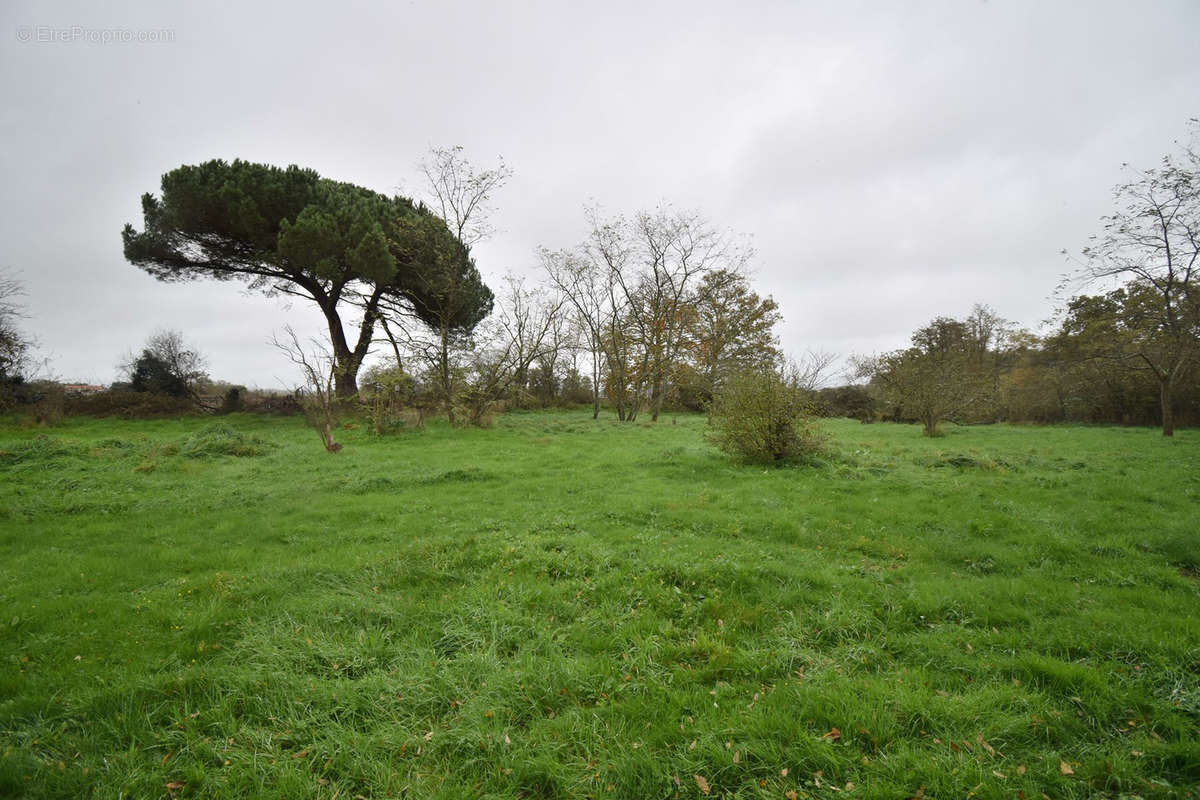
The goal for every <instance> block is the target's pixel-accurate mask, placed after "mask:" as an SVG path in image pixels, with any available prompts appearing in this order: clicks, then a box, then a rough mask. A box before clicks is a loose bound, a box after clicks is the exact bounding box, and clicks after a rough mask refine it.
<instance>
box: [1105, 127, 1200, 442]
mask: <svg viewBox="0 0 1200 800" xmlns="http://www.w3.org/2000/svg"><path fill="white" fill-rule="evenodd" d="M1192 125H1193V140H1192V142H1191V143H1190V144H1188V145H1185V146H1184V147H1182V149H1181V152H1180V153H1179V154H1177V155H1173V154H1169V155H1166V156H1164V157H1163V159H1162V161H1160V162H1159V165H1158V166H1157V167H1155V168H1152V169H1145V170H1134V169H1132V168H1130V167H1128V165H1126V168H1127V169H1130V171H1131V172H1132V175H1131V178H1130V180H1129V181H1127V182H1126V183H1123V184H1121V185H1119V186H1117V187H1116V188H1115V189H1114V191H1113V195H1114V199H1115V201H1116V204H1117V206H1118V208H1117V210H1116V211H1115V212H1114V213H1113V214H1111V215H1110V216H1107V217H1104V218H1103V223H1104V227H1103V231H1102V232H1101V233H1099V234H1097V235H1096V236H1093V237H1092V240H1091V244H1089V245H1088V246H1087V247H1086V248H1084V250H1083V253H1082V256H1083V258H1082V265H1081V273H1082V277H1083V278H1084V279H1085V280H1088V281H1096V280H1104V279H1117V280H1120V281H1125V282H1127V284H1128V286H1127V289H1128V295H1129V297H1130V299H1131V302H1130V303H1128V304H1122V306H1123V310H1126V311H1130V312H1131V313H1128V314H1124V315H1123V316H1124V318H1123V319H1122V320H1121V325H1122V326H1123V327H1124V328H1125V329H1126V330H1127V331H1128V332H1129V334H1130V336H1129V339H1130V342H1131V350H1130V352H1131V353H1132V354H1133V356H1134V357H1135V358H1137V359H1138V360H1139V361H1140V362H1141V363H1142V364H1143V365H1144V366H1145V368H1147V369H1149V370H1150V371H1151V372H1153V373H1154V376H1155V378H1157V380H1158V384H1159V399H1160V404H1161V408H1162V433H1163V436H1171V435H1173V434H1174V410H1173V408H1174V402H1173V399H1174V393H1175V388H1176V386H1177V385H1178V384H1179V382H1180V380H1181V379H1182V378H1183V376H1184V374H1185V372H1186V371H1187V370H1188V369H1190V368H1191V367H1192V366H1193V365H1194V363H1195V361H1196V360H1197V358H1200V151H1198V149H1197V148H1198V147H1200V121H1197V120H1193V121H1192Z"/></svg>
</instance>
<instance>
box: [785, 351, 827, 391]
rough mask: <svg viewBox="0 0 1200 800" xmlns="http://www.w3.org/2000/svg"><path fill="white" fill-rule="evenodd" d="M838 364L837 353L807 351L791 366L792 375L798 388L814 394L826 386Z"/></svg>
mask: <svg viewBox="0 0 1200 800" xmlns="http://www.w3.org/2000/svg"><path fill="white" fill-rule="evenodd" d="M836 362H837V354H836V353H829V352H826V351H824V350H805V351H804V355H802V356H800V358H799V359H797V360H796V361H794V362H793V363H792V364H791V366H790V368H789V369H790V374H791V376H792V379H793V382H794V383H795V385H796V386H798V387H800V388H801V389H803V390H805V391H806V392H809V393H812V392H815V391H816V390H817V389H820V388H821V387H822V386H824V385H825V382H826V381H827V380H828V379H829V373H830V371H831V370H832V368H833V365H834V364H835V363H836Z"/></svg>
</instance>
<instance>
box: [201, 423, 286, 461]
mask: <svg viewBox="0 0 1200 800" xmlns="http://www.w3.org/2000/svg"><path fill="white" fill-rule="evenodd" d="M268 447H269V443H268V442H267V441H266V440H265V439H262V438H261V437H258V436H252V435H248V434H244V433H242V432H241V431H239V430H236V429H235V428H232V427H230V426H228V425H223V424H221V423H219V422H217V423H213V424H211V425H206V426H205V427H203V428H201V429H200V430H198V431H196V432H195V433H193V434H192V435H190V436H187V437H185V438H184V440H183V441H182V442H181V443H180V445H179V453H180V455H183V456H185V457H187V458H208V457H210V456H239V457H246V456H261V455H263V454H264V453H266V452H267V448H268Z"/></svg>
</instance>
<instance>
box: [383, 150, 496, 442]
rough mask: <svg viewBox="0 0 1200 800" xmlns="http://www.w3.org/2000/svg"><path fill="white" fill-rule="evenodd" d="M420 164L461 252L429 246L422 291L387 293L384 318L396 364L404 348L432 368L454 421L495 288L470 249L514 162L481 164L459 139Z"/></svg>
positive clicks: (487, 223)
mask: <svg viewBox="0 0 1200 800" xmlns="http://www.w3.org/2000/svg"><path fill="white" fill-rule="evenodd" d="M418 170H419V171H420V173H421V175H422V177H423V178H424V186H423V187H421V190H420V192H419V193H420V194H423V195H424V198H425V200H426V203H427V205H428V206H429V207H430V208H431V209H433V211H434V213H436V214H437V215H438V216H439V217H441V219H442V221H443V222H444V223H445V224H446V226H447V227H448V228H449V229H450V231H451V233H453V234H454V237H455V238H456V239H457V240H458V242H459V244H460V245H461V246H462V252H461V253H427V254H425V255H426V259H425V260H426V261H428V262H430V263H433V264H435V265H436V266H435V267H434V268H428V267H427V268H426V269H427V271H428V274H419V275H417V279H418V283H419V284H420V285H421V286H422V291H420V292H414V293H409V294H406V295H397V296H385V297H383V298H382V300H381V302H380V304H379V312H380V313H379V318H380V323H381V328H382V330H383V332H384V335H385V337H386V338H387V340H388V342H389V344H390V345H391V348H392V352H393V354H394V355H395V357H396V361H397V363H398V364H402V363H403V356H402V351H403V350H405V349H407V350H408V351H410V353H412V354H413V355H415V356H416V357H417V358H418V359H419V360H421V361H423V362H425V363H426V364H427V365H428V366H429V367H430V368H431V369H432V371H433V372H434V374H435V375H436V377H437V384H438V387H439V389H440V394H441V400H442V406H443V409H444V411H445V413H446V416H447V418H448V419H449V421H450V422H451V424H453V423H454V422H455V418H454V396H455V393H456V386H455V384H456V373H457V371H458V367H459V366H460V362H461V361H462V360H463V359H464V358H465V350H466V349H467V348H468V347H469V346H470V342H471V332H472V331H473V330H474V328H475V326H476V325H477V324H479V322H480V321H482V320H483V319H484V318H486V317H487V315H488V314H489V313H491V308H492V294H491V292H490V290H488V289H487V287H486V286H484V285H483V281H482V279H481V278H480V276H479V272H478V270H477V269H476V268H475V264H474V262H473V260H471V258H470V250H471V247H472V246H474V245H475V244H477V243H478V242H480V241H482V240H484V239H486V238H487V237H489V236H491V235H492V234H493V233H494V232H495V228H494V227H493V225H492V222H491V215H492V212H493V211H494V209H493V208H492V206H491V201H492V197H493V195H494V194H495V193H496V192H497V191H499V190H500V189H501V188H502V187H503V186H504V184H505V183H507V182H508V180H509V178H511V177H512V170H511V169H510V168H509V167H508V166H507V165H506V164H505V163H504V160H503V159H501V160H500V163H499V165H498V166H497V167H494V168H491V169H477V168H476V167H475V166H474V165H473V164H472V163H471V162H470V160H468V159H467V157H466V156H465V155H464V154H463V148H462V147H461V146H459V145H455V146H452V147H435V148H432V149H431V150H430V152H429V155H428V156H427V157H426V158H425V159H424V160H423V161H422V162H421V163H420V164H419V165H418ZM422 323H424V324H422Z"/></svg>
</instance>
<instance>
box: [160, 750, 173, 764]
mask: <svg viewBox="0 0 1200 800" xmlns="http://www.w3.org/2000/svg"><path fill="white" fill-rule="evenodd" d="M170 758H171V754H170V753H167V754H166V755H165V756H163V757H162V761H160V762H158V763H159V765H160V766H161V765H163V764H165V763H167V761H168V760H169V759H170Z"/></svg>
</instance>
